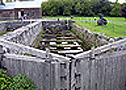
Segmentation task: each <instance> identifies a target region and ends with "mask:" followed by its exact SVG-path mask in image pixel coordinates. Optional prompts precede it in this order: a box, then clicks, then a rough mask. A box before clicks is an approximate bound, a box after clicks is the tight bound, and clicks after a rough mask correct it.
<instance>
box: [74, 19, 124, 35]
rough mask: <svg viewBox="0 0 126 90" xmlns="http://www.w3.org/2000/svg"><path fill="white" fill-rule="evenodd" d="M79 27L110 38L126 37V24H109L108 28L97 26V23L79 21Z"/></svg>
mask: <svg viewBox="0 0 126 90" xmlns="http://www.w3.org/2000/svg"><path fill="white" fill-rule="evenodd" d="M76 24H77V25H79V26H84V27H86V28H87V29H89V30H91V31H93V32H99V33H101V34H105V35H106V36H109V37H125V36H126V23H125V22H123V23H122V22H114V23H108V24H107V25H106V26H97V25H96V22H83V21H77V22H76Z"/></svg>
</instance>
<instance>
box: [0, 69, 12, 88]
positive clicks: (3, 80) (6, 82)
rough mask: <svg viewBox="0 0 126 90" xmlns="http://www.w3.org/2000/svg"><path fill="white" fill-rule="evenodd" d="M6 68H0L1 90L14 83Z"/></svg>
mask: <svg viewBox="0 0 126 90" xmlns="http://www.w3.org/2000/svg"><path fill="white" fill-rule="evenodd" d="M5 73H6V72H5V71H4V70H1V69H0V90H5V89H8V86H9V84H10V83H12V81H13V80H12V79H11V78H10V77H8V76H7V75H6V74H5Z"/></svg>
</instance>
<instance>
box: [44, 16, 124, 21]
mask: <svg viewBox="0 0 126 90" xmlns="http://www.w3.org/2000/svg"><path fill="white" fill-rule="evenodd" d="M58 18H59V19H60V20H67V19H70V20H71V18H70V17H63V16H59V17H49V16H47V17H43V19H54V20H57V19H58ZM105 18H106V19H107V20H109V21H126V19H125V18H123V17H105ZM98 19H99V17H97V20H98ZM72 20H94V17H73V19H72Z"/></svg>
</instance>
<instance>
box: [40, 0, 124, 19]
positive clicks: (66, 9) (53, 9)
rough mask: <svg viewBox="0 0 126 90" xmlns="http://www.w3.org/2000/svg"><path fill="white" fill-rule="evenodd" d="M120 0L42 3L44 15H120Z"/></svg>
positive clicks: (58, 0)
mask: <svg viewBox="0 0 126 90" xmlns="http://www.w3.org/2000/svg"><path fill="white" fill-rule="evenodd" d="M124 6H126V3H123V4H120V3H118V0H116V2H115V3H112V2H110V1H108V0H48V1H47V2H43V3H42V15H43V16H71V15H74V16H98V15H99V14H103V15H104V16H114V17H120V16H122V15H121V8H122V7H124Z"/></svg>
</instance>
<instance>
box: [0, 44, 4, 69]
mask: <svg viewBox="0 0 126 90" xmlns="http://www.w3.org/2000/svg"><path fill="white" fill-rule="evenodd" d="M3 54H4V50H3V46H1V45H0V68H2V56H3Z"/></svg>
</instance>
